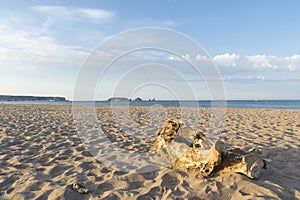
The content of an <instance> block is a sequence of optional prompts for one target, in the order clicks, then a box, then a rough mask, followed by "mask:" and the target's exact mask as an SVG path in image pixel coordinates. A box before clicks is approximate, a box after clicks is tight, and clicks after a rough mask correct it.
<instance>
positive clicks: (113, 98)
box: [107, 97, 155, 101]
mask: <svg viewBox="0 0 300 200" xmlns="http://www.w3.org/2000/svg"><path fill="white" fill-rule="evenodd" d="M107 101H144V100H143V99H142V98H140V97H137V98H135V99H128V98H127V97H111V98H109V99H107ZM149 101H155V98H152V99H149Z"/></svg>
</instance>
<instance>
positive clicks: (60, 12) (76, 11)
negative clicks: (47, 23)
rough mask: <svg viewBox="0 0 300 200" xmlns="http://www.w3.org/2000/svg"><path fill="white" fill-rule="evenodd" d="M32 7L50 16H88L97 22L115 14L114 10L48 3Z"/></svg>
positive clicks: (106, 19) (74, 17)
mask: <svg viewBox="0 0 300 200" xmlns="http://www.w3.org/2000/svg"><path fill="white" fill-rule="evenodd" d="M32 9H33V10H34V11H37V12H41V13H45V14H47V15H49V16H52V17H56V18H64V19H72V20H76V19H82V18H89V19H92V20H95V21H97V22H107V21H111V20H112V19H113V18H114V16H115V12H112V11H108V10H103V9H91V8H73V7H65V6H49V5H40V6H33V7H32Z"/></svg>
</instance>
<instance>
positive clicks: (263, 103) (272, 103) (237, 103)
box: [0, 100, 300, 110]
mask: <svg viewBox="0 0 300 200" xmlns="http://www.w3.org/2000/svg"><path fill="white" fill-rule="evenodd" d="M0 104H46V105H73V104H75V105H78V104H83V105H86V104H90V105H96V106H163V107H207V108H212V107H213V108H215V107H221V108H224V107H225V108H265V109H292V110H295V109H297V110H298V109H300V100H227V101H209V100H200V101H189V100H182V101H181V100H180V101H175V100H156V101H81V102H78V101H77V102H72V101H3V102H0Z"/></svg>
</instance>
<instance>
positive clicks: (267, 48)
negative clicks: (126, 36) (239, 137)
mask: <svg viewBox="0 0 300 200" xmlns="http://www.w3.org/2000/svg"><path fill="white" fill-rule="evenodd" d="M299 7H300V1H297V0H288V1H284V0H282V1H280V0H278V1H277V0H272V1H271V0H265V1H260V0H251V1H250V0H248V1H240V0H228V1H214V0H212V1H202V0H199V1H196V0H194V1H183V0H181V1H179V0H172V1H171V0H164V1H159V0H152V1H138V0H135V1H133V0H132V1H130V0H128V1H115V0H111V1H101V0H99V1H88V0H87V1H76V0H75V1H74V0H73V1H70V0H65V1H56V0H51V1H41V0H39V1H37V0H35V1H34V0H27V1H16V0H10V1H1V2H0V94H6V95H39V96H65V97H66V98H67V99H70V100H72V99H74V91H76V84H77V83H78V77H79V76H80V74H81V73H82V69H83V66H85V65H86V63H87V61H88V58H89V56H90V55H91V53H92V52H93V51H95V49H97V48H99V46H101V44H103V43H105V41H107V40H109V39H111V38H114V36H115V35H118V34H119V33H124V32H126V31H128V30H132V29H137V28H138V29H140V28H144V27H158V28H163V29H168V30H174V32H176V33H179V34H181V33H182V34H184V35H185V36H187V37H189V38H191V39H192V40H193V41H195V42H196V43H197V44H199V45H200V46H201V47H202V48H203V52H204V53H203V54H201V55H200V54H199V55H193V56H192V55H191V54H189V53H188V52H189V49H188V47H185V46H184V44H181V43H179V41H177V40H174V41H171V43H172V44H173V45H177V46H178V47H181V51H180V52H181V54H177V55H175V54H172V53H170V52H164V51H160V50H157V49H156V50H141V51H136V52H132V53H130V54H128V55H125V56H122V57H121V58H119V59H118V60H116V61H115V62H113V64H111V66H110V68H109V69H108V70H107V71H106V73H105V74H104V75H103V76H99V77H98V79H97V85H96V86H90V87H91V91H93V92H94V93H93V95H94V98H95V99H96V100H102V99H107V98H109V97H111V96H126V97H129V98H136V97H141V98H143V99H148V98H152V97H155V98H156V99H212V96H213V95H212V93H219V91H218V90H215V89H213V88H212V87H209V86H208V85H209V84H208V83H207V81H206V78H205V77H203V74H202V76H201V75H199V74H198V75H197V73H195V71H194V70H193V67H192V66H191V65H190V63H188V62H187V61H189V60H191V59H194V60H198V61H199V60H200V58H207V59H209V60H210V61H211V62H213V63H214V65H215V66H216V68H217V70H218V71H219V73H220V74H219V75H220V77H221V80H222V84H223V86H224V93H225V96H226V98H227V99H300V92H298V91H299V88H300V38H299V35H300V12H299ZM146 34H147V33H145V35H146ZM139 36H140V35H139ZM139 36H137V38H138V37H139ZM171 38H172V37H168V36H163V35H162V36H158V37H155V38H153V39H155V40H156V41H162V42H163V41H165V40H170V39H171ZM135 42H136V41H135V40H134V39H133V40H123V41H121V42H120V43H118V45H115V46H114V48H115V49H114V50H115V51H118V50H119V49H120V48H122V47H124V46H126V45H128V46H130V45H131V44H132V43H135ZM184 48H186V49H184ZM185 51H186V53H185ZM106 53H107V52H106ZM101 67H103V66H99V69H100V68H101ZM207 67H208V66H207ZM100 70H101V69H100ZM93 73H94V72H93V71H92V72H91V74H93ZM94 74H96V73H94ZM87 83H88V80H87ZM86 85H87V87H89V85H88V84H86ZM81 98H82V99H85V95H84V91H82V96H81Z"/></svg>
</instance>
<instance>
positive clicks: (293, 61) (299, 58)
mask: <svg viewBox="0 0 300 200" xmlns="http://www.w3.org/2000/svg"><path fill="white" fill-rule="evenodd" d="M283 59H284V61H285V62H287V63H288V69H289V70H291V71H294V70H300V55H293V56H290V57H284V58H283Z"/></svg>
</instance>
